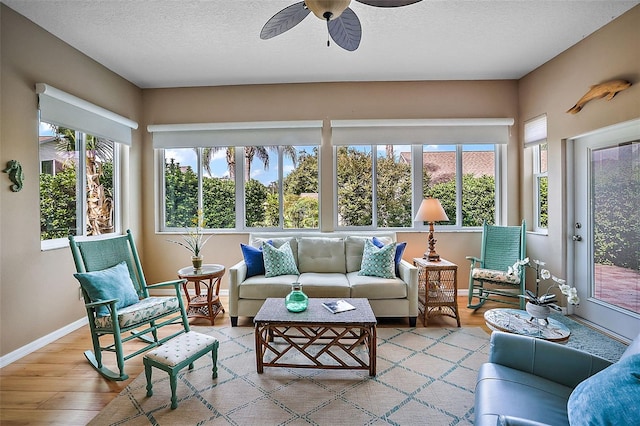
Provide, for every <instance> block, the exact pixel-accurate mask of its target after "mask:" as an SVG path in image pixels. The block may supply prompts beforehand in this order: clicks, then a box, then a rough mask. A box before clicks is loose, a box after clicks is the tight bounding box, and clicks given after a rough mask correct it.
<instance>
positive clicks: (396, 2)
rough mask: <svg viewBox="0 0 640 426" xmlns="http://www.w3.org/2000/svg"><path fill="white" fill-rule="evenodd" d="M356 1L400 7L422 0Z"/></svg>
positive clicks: (370, 4) (372, 4) (377, 5)
mask: <svg viewBox="0 0 640 426" xmlns="http://www.w3.org/2000/svg"><path fill="white" fill-rule="evenodd" d="M356 1H357V2H360V3H364V4H368V5H369V6H375V7H400V6H408V5H410V4H414V3H418V2H419V1H422V0H356Z"/></svg>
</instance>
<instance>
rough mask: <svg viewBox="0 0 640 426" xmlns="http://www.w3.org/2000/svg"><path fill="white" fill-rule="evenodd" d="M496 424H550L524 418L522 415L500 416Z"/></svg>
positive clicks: (513, 425) (507, 425) (519, 425)
mask: <svg viewBox="0 0 640 426" xmlns="http://www.w3.org/2000/svg"><path fill="white" fill-rule="evenodd" d="M496 426H549V425H548V424H547V423H540V422H536V421H534V420H529V419H523V418H522V417H514V416H505V415H500V416H498V422H497V423H496Z"/></svg>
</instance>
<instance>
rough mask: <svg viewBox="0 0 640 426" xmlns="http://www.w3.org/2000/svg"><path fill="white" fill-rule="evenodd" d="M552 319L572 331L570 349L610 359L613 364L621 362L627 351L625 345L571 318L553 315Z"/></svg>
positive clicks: (568, 344)
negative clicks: (621, 357) (623, 354)
mask: <svg viewBox="0 0 640 426" xmlns="http://www.w3.org/2000/svg"><path fill="white" fill-rule="evenodd" d="M551 317H552V318H553V319H555V320H556V321H559V322H561V323H562V324H564V325H566V326H567V327H568V328H569V330H571V337H570V338H569V341H568V342H567V344H566V345H567V346H569V347H572V348H576V349H580V350H581V351H584V352H588V353H590V354H594V355H598V356H599V357H602V358H604V359H608V360H609V361H611V362H616V361H617V360H619V359H620V356H621V355H622V353H623V352H624V351H625V349H627V346H626V345H625V344H623V343H620V342H618V341H617V340H614V339H612V338H610V337H607V336H606V335H604V334H602V333H600V332H599V331H597V330H594V329H592V328H590V327H587V326H586V325H583V324H580V323H579V322H577V321H574V320H572V319H571V318H570V317H566V316H563V315H560V314H553V315H551Z"/></svg>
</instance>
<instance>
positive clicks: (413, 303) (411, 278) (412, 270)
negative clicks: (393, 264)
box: [398, 259, 418, 317]
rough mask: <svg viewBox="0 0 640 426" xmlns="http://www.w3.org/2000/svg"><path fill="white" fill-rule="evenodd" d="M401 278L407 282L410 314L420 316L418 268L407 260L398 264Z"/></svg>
mask: <svg viewBox="0 0 640 426" xmlns="http://www.w3.org/2000/svg"><path fill="white" fill-rule="evenodd" d="M398 273H399V274H400V279H401V280H402V281H404V282H405V283H407V298H408V299H409V316H410V317H417V316H418V268H416V267H415V266H414V265H412V264H411V263H409V262H407V261H406V260H404V259H403V260H402V261H400V264H399V265H398Z"/></svg>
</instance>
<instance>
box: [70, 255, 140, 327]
mask: <svg viewBox="0 0 640 426" xmlns="http://www.w3.org/2000/svg"><path fill="white" fill-rule="evenodd" d="M73 276H74V277H76V279H77V280H78V281H80V285H81V286H82V288H83V289H84V290H85V291H86V292H87V293H88V294H89V297H90V298H91V301H92V302H97V301H99V300H109V299H118V301H117V302H116V308H117V309H120V308H126V307H127V306H130V305H133V304H134V303H138V301H139V299H138V293H137V292H136V289H135V288H134V287H133V281H131V277H130V276H129V268H127V264H126V263H125V262H120V263H118V264H117V265H116V266H112V267H111V268H107V269H104V270H102V271H94V272H84V273H78V274H73ZM96 313H97V315H98V316H99V317H106V316H109V315H110V313H109V309H107V307H106V306H104V305H103V306H98V308H97V309H96Z"/></svg>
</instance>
